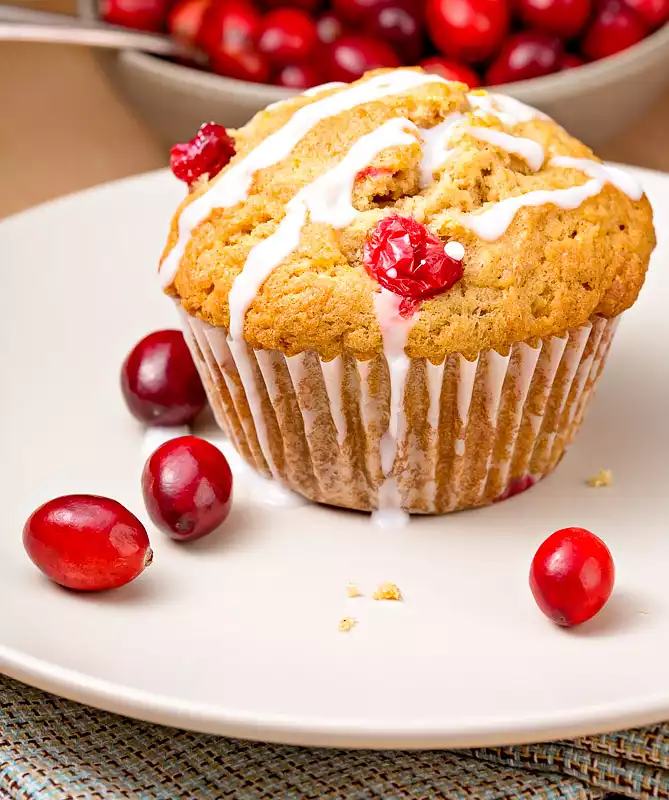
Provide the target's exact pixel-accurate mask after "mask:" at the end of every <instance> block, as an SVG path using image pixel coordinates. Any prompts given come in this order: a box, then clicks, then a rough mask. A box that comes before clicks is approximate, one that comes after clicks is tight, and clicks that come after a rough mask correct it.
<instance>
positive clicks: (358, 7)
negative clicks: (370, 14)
mask: <svg viewBox="0 0 669 800" xmlns="http://www.w3.org/2000/svg"><path fill="white" fill-rule="evenodd" d="M378 2H379V0H332V10H333V11H334V12H335V13H336V14H338V15H339V16H340V17H341V18H342V19H344V20H346V22H349V23H353V24H356V23H360V22H362V20H363V19H364V17H365V14H366V13H367V11H368V10H369V9H370V8H373V7H374V6H375V5H377V4H378Z"/></svg>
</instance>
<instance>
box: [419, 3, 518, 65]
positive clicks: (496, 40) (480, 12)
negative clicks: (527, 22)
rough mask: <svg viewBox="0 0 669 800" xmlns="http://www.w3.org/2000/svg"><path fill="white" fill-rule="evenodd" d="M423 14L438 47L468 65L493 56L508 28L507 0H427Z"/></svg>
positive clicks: (449, 56)
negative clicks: (425, 15)
mask: <svg viewBox="0 0 669 800" xmlns="http://www.w3.org/2000/svg"><path fill="white" fill-rule="evenodd" d="M426 13H427V28H428V32H429V34H430V36H431V37H432V41H433V42H434V43H435V44H436V46H437V47H438V48H439V50H441V52H442V53H443V54H444V55H445V56H447V57H448V58H452V59H454V60H455V61H464V62H466V63H468V64H469V63H472V62H476V61H485V60H486V59H488V58H490V57H491V56H493V55H494V54H495V53H496V52H497V50H499V48H500V46H501V44H502V42H503V41H504V39H505V38H506V34H507V31H508V29H509V4H508V0H428V2H427V10H426Z"/></svg>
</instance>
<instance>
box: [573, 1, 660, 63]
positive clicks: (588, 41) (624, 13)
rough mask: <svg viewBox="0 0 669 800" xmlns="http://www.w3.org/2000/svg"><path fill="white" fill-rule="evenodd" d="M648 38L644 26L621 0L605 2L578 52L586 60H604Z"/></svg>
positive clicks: (646, 29) (638, 17)
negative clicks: (580, 52)
mask: <svg viewBox="0 0 669 800" xmlns="http://www.w3.org/2000/svg"><path fill="white" fill-rule="evenodd" d="M647 35H648V27H647V26H646V24H645V23H644V22H643V20H642V19H641V17H640V16H638V14H636V13H635V12H634V11H632V10H631V9H630V8H628V7H627V6H626V5H624V3H623V2H622V0H604V3H603V4H602V5H601V6H600V8H599V9H598V10H597V14H596V16H595V19H594V20H593V22H592V24H591V25H590V27H589V28H588V30H587V31H586V34H585V36H584V37H583V41H582V42H581V50H582V51H583V53H584V54H585V55H586V56H587V57H588V58H592V59H595V60H596V59H598V58H606V57H607V56H612V55H614V54H615V53H619V52H620V51H621V50H626V49H627V48H628V47H631V46H632V45H633V44H637V42H640V41H641V40H642V39H643V38H645V37H646V36H647Z"/></svg>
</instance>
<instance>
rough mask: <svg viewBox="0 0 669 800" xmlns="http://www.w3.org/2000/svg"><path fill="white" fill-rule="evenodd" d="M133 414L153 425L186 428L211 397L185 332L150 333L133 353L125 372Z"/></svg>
mask: <svg viewBox="0 0 669 800" xmlns="http://www.w3.org/2000/svg"><path fill="white" fill-rule="evenodd" d="M121 389H122V391H123V396H124V398H125V401H126V403H127V405H128V408H129V409H130V412H131V413H132V414H133V416H135V417H136V418H137V419H139V420H141V421H142V422H146V423H148V424H149V425H167V426H170V425H186V424H187V423H189V422H191V421H192V420H193V419H194V418H195V417H196V416H197V415H198V414H199V413H200V411H202V409H203V408H204V407H205V405H206V404H207V397H206V395H205V392H204V388H203V386H202V382H201V380H200V376H199V375H198V372H197V369H196V368H195V364H194V363H193V359H192V357H191V354H190V351H189V350H188V345H187V344H186V341H185V339H184V337H183V334H182V333H181V331H176V330H164V331H155V333H150V334H149V335H148V336H146V337H145V338H144V339H142V340H141V341H140V342H139V343H138V344H137V345H135V347H134V348H133V349H132V350H131V352H130V354H129V355H128V357H127V358H126V360H125V362H124V363H123V367H122V369H121Z"/></svg>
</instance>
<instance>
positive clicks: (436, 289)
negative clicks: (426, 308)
mask: <svg viewBox="0 0 669 800" xmlns="http://www.w3.org/2000/svg"><path fill="white" fill-rule="evenodd" d="M461 259H462V256H461V257H460V258H454V257H452V256H450V255H448V253H447V250H446V247H445V246H444V242H442V240H441V239H440V238H439V237H438V236H437V235H436V234H434V233H432V231H431V230H430V229H429V228H426V227H425V225H421V224H420V222H417V221H416V220H415V219H414V218H413V217H402V216H400V215H399V214H390V215H389V216H387V217H383V219H381V221H380V222H378V223H377V225H376V226H375V227H374V228H373V229H372V231H371V233H370V235H369V237H368V238H367V241H366V242H365V244H364V247H363V264H364V265H365V268H366V269H367V271H368V272H369V274H370V275H371V276H372V277H373V278H375V279H376V280H377V281H378V282H379V283H380V284H381V286H383V287H385V288H386V289H389V290H390V291H391V292H394V293H395V294H398V295H401V296H402V297H405V298H411V299H414V300H420V299H424V298H427V297H434V296H435V295H437V294H441V293H442V292H445V291H447V290H448V289H450V288H451V287H452V286H453V285H454V284H455V283H457V282H458V281H459V280H460V278H461V277H462V260H461Z"/></svg>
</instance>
